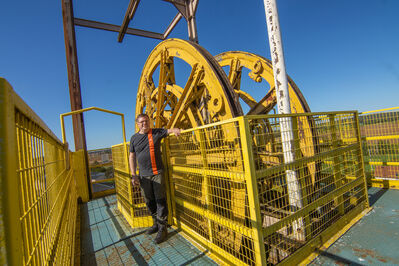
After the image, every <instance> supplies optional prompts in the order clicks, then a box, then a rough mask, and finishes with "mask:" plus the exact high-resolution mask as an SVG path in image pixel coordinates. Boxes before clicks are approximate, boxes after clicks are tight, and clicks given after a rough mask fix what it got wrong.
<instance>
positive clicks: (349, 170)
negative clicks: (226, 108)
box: [167, 112, 368, 265]
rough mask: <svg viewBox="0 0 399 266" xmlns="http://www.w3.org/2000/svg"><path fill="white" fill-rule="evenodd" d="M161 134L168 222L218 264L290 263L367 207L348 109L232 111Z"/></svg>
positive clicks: (355, 127) (355, 125)
mask: <svg viewBox="0 0 399 266" xmlns="http://www.w3.org/2000/svg"><path fill="white" fill-rule="evenodd" d="M284 123H287V125H288V127H282V126H281V125H283V124H284ZM282 128H288V129H289V130H286V131H284V130H282ZM168 141H169V143H167V150H168V152H167V165H168V166H169V178H170V184H171V199H172V204H173V208H172V209H173V214H172V215H173V217H174V222H175V224H176V225H177V226H179V227H181V228H182V229H183V230H185V231H186V232H187V233H188V234H189V235H190V237H193V238H194V239H196V240H197V241H199V242H201V243H203V244H204V246H206V247H207V248H209V249H210V250H212V251H213V252H214V253H215V254H218V255H219V257H220V258H221V259H222V260H225V261H227V262H228V263H240V264H242V263H244V264H250V265H254V264H259V263H261V262H263V263H267V264H277V263H280V262H287V261H291V262H293V261H295V262H298V261H300V260H299V258H302V259H303V258H304V255H305V254H308V255H309V253H310V252H311V251H309V250H310V249H309V247H310V246H311V245H315V240H314V239H318V240H317V241H319V240H320V239H322V238H321V237H320V238H316V236H319V235H323V237H325V236H326V235H331V234H332V232H337V231H338V230H339V229H340V228H342V227H343V226H344V224H346V223H347V221H348V219H351V218H352V217H354V215H358V214H360V213H361V212H362V211H363V210H364V209H365V208H366V207H367V206H368V201H367V193H366V186H365V182H364V171H363V164H362V153H361V145H360V135H359V130H358V121H357V114H356V113H354V112H339V113H322V114H300V115H299V114H297V115H292V116H281V115H280V116H279V115H275V116H247V117H240V118H236V119H232V120H228V121H224V122H221V123H217V124H212V125H208V126H204V127H201V128H197V129H193V130H188V131H185V132H184V133H183V134H181V136H180V137H170V138H168ZM288 142H289V143H288ZM287 147H289V148H290V149H288V150H287ZM317 244H318V245H319V244H320V243H317ZM307 248H308V251H309V252H307V253H306V252H301V251H304V250H307ZM312 249H313V246H312Z"/></svg>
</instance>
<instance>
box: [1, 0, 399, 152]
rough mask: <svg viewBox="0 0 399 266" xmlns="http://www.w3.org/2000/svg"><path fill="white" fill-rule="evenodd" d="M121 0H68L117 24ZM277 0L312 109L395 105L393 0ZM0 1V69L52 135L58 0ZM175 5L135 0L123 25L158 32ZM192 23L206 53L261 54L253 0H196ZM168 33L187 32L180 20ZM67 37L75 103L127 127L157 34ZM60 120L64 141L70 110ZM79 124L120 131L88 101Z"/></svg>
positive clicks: (58, 100) (61, 99)
mask: <svg viewBox="0 0 399 266" xmlns="http://www.w3.org/2000/svg"><path fill="white" fill-rule="evenodd" d="M128 2H129V1H128V0H119V1H110V0H108V1H105V0H97V1H94V0H84V1H76V0H75V1H74V2H73V3H74V12H75V17H78V18H85V19H91V20H97V21H101V22H106V23H111V24H118V25H120V24H121V23H122V20H123V16H124V14H125V11H126V8H127V6H128ZM244 3H245V4H244ZM277 3H278V10H279V16H280V24H281V30H282V38H283V46H284V52H285V61H286V67H287V73H288V74H289V75H290V76H291V78H292V79H293V80H294V81H295V83H296V84H297V85H298V87H299V88H300V90H301V91H302V93H303V95H304V96H305V98H306V100H307V102H308V104H309V106H310V108H311V110H312V111H317V112H318V111H333V110H359V111H367V110H375V109H381V108H388V107H394V106H399V49H398V47H399V16H398V14H397V13H398V11H399V1H397V0H300V1H299V0H284V1H282V0H278V1H277ZM0 10H1V11H2V12H1V16H0V34H1V35H0V36H1V42H0V76H1V77H4V78H6V79H7V80H8V81H9V82H10V84H11V85H12V86H13V88H14V90H15V91H16V92H17V93H18V94H19V95H20V96H21V97H22V99H24V101H25V102H26V103H27V104H28V105H29V106H30V107H31V108H32V109H33V110H34V111H35V112H36V113H37V114H38V115H39V116H40V117H41V118H42V119H43V120H44V121H45V123H46V124H47V125H48V126H49V128H50V129H51V130H53V132H54V133H55V134H56V135H57V136H59V137H60V138H61V130H60V122H59V115H60V114H61V113H65V112H69V111H70V103H69V92H68V78H67V70H66V61H65V46H64V36H63V27H62V13H61V0H57V1H54V0H42V1H2V2H1V3H0ZM176 12H177V11H176V10H175V8H174V6H173V5H171V4H169V3H167V2H163V1H160V0H142V1H141V2H140V6H139V9H138V11H137V12H136V15H135V17H134V19H133V21H132V22H131V24H130V27H134V28H141V29H146V30H150V31H155V32H163V31H164V30H165V29H166V27H167V25H168V24H169V22H170V21H171V20H172V18H173V17H174V15H175V14H176ZM197 27H198V35H199V43H200V45H201V46H203V47H204V48H205V49H207V50H208V51H209V52H210V53H211V54H212V55H216V54H219V53H221V52H224V51H229V50H241V51H247V52H252V53H255V54H259V55H262V56H264V57H266V58H270V52H269V45H268V39H267V27H266V22H265V12H264V7H263V1H262V0H251V1H240V0H229V1H228V0H223V1H222V0H200V1H199V6H198V10H197ZM170 38H181V39H188V35H187V26H186V22H185V21H184V20H181V21H180V23H179V24H178V26H177V27H176V28H175V30H174V31H173V32H172V34H171V35H170ZM76 40H77V49H78V60H79V69H80V80H81V88H82V98H83V107H91V106H97V107H100V108H105V109H110V110H113V111H117V112H121V113H124V114H125V120H126V129H127V132H128V133H127V135H128V137H130V135H131V134H132V133H133V130H134V112H135V99H136V93H137V86H138V83H139V79H140V75H141V71H142V68H143V65H144V63H145V60H146V59H147V57H148V55H149V54H150V52H151V51H152V49H153V48H154V47H155V46H156V45H157V44H158V43H159V42H160V41H158V40H153V39H148V38H143V37H137V36H129V35H126V36H125V39H124V41H123V43H118V42H117V33H113V32H106V31H100V30H94V29H87V28H81V27H77V28H76ZM265 93H266V91H265V92H260V95H262V96H263V95H264V94H265ZM67 126H68V127H67V137H68V141H69V142H70V143H73V140H72V131H71V121H70V119H69V120H68V119H67ZM85 126H86V133H87V143H88V148H89V149H94V148H102V147H109V146H111V145H115V144H118V143H120V142H121V141H122V139H121V129H120V128H121V127H120V119H119V117H116V116H112V115H108V114H103V113H99V112H95V111H91V112H89V113H87V114H85ZM71 146H72V147H73V145H72V144H71Z"/></svg>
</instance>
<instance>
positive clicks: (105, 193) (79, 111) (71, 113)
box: [60, 107, 128, 198]
mask: <svg viewBox="0 0 399 266" xmlns="http://www.w3.org/2000/svg"><path fill="white" fill-rule="evenodd" d="M91 110H96V111H100V112H104V113H109V114H114V115H119V116H120V117H121V123H122V135H123V142H124V143H125V142H126V130H125V116H124V115H123V114H122V113H118V112H114V111H110V110H107V109H103V108H98V107H89V108H85V109H80V110H76V111H72V112H68V113H64V114H61V115H60V122H61V132H62V143H64V144H67V142H66V137H65V121H64V118H65V117H66V116H70V115H71V116H72V117H73V116H74V115H77V114H83V112H87V111H91ZM124 154H125V156H126V157H127V156H128V153H127V149H126V147H125V148H124ZM85 160H86V161H85V165H86V167H87V166H88V158H87V152H85ZM87 168H88V170H87V172H88V174H87V180H88V183H87V187H88V191H91V192H90V193H89V195H90V194H91V195H90V197H89V198H92V197H93V198H97V197H101V196H104V195H107V194H112V193H114V192H115V189H112V190H110V191H108V193H107V191H102V192H97V193H95V192H92V191H93V190H92V184H94V183H93V182H92V181H91V177H90V168H89V167H87ZM112 180H113V179H112ZM104 181H106V180H102V181H101V182H104ZM108 181H109V180H108Z"/></svg>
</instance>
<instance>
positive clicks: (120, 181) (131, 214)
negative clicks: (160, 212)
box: [112, 143, 152, 227]
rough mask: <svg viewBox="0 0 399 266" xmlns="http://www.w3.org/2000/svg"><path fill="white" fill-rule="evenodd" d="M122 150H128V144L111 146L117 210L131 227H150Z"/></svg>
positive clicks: (146, 213) (138, 190)
mask: <svg viewBox="0 0 399 266" xmlns="http://www.w3.org/2000/svg"><path fill="white" fill-rule="evenodd" d="M124 149H126V150H129V143H125V146H123V144H118V145H115V146H112V162H113V166H114V178H115V190H116V197H117V200H118V209H119V211H120V212H121V213H122V214H123V215H124V217H125V218H126V220H127V221H128V222H129V224H130V225H131V226H132V227H147V226H151V224H152V219H151V216H150V215H149V212H148V211H147V208H146V206H145V202H144V198H143V197H142V195H141V193H140V188H139V187H138V186H133V185H132V183H131V173H130V169H129V161H128V156H127V154H126V152H125V150H124Z"/></svg>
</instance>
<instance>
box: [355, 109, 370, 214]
mask: <svg viewBox="0 0 399 266" xmlns="http://www.w3.org/2000/svg"><path fill="white" fill-rule="evenodd" d="M355 125H356V129H355V132H356V138H357V141H358V143H359V153H358V154H357V158H358V162H359V163H360V164H361V165H360V168H361V169H362V174H363V180H364V191H365V194H366V197H365V207H366V208H369V207H370V203H369V197H367V178H366V172H365V170H364V157H363V147H362V146H363V143H362V136H361V135H360V125H359V113H358V112H355Z"/></svg>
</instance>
